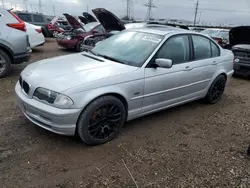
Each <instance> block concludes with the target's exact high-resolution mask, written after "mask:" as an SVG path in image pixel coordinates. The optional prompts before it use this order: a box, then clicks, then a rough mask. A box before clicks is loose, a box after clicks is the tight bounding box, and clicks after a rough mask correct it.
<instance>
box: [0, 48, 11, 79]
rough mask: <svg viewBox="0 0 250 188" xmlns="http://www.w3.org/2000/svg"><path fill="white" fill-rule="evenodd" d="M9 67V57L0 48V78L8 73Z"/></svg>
mask: <svg viewBox="0 0 250 188" xmlns="http://www.w3.org/2000/svg"><path fill="white" fill-rule="evenodd" d="M10 68H11V59H10V57H9V56H8V55H7V54H6V53H5V52H4V51H3V50H1V49H0V78H3V77H4V76H6V75H7V74H8V72H9V71H10Z"/></svg>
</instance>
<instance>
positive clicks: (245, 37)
mask: <svg viewBox="0 0 250 188" xmlns="http://www.w3.org/2000/svg"><path fill="white" fill-rule="evenodd" d="M229 43H230V46H235V45H237V44H250V26H239V27H234V28H232V29H231V30H230V31H229Z"/></svg>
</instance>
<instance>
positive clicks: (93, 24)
mask: <svg viewBox="0 0 250 188" xmlns="http://www.w3.org/2000/svg"><path fill="white" fill-rule="evenodd" d="M87 14H88V13H83V16H84V18H85V25H83V24H82V23H80V22H79V21H78V20H77V19H76V18H75V17H73V16H71V15H69V14H64V16H65V17H66V19H67V21H68V23H69V24H70V25H71V27H72V30H71V31H65V32H63V33H61V34H59V35H57V44H58V45H59V46H61V47H63V48H67V49H75V50H77V51H79V52H80V51H83V50H82V48H83V41H84V39H85V38H86V37H87V36H89V35H91V36H92V35H97V34H103V33H105V30H104V29H103V27H102V25H101V24H100V23H99V22H97V20H96V19H95V18H94V17H93V16H91V15H90V14H88V15H89V16H86V15H87Z"/></svg>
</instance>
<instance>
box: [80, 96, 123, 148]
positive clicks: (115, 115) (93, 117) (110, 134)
mask: <svg viewBox="0 0 250 188" xmlns="http://www.w3.org/2000/svg"><path fill="white" fill-rule="evenodd" d="M126 116H127V112H126V108H125V107H124V105H123V103H122V102H121V101H120V100H119V99H117V98H116V97H113V96H103V97H99V98H97V99H95V100H94V101H93V102H91V103H90V104H89V105H88V106H87V107H86V108H85V110H84V111H83V112H82V114H81V115H80V117H79V120H78V122H77V133H78V135H79V137H80V138H81V140H82V141H83V142H84V143H85V144H87V145H100V144H104V143H106V142H109V141H110V140H112V139H113V138H114V137H115V136H116V135H117V134H118V132H119V130H120V129H121V127H122V126H123V124H124V122H125V121H126ZM90 124H92V125H90Z"/></svg>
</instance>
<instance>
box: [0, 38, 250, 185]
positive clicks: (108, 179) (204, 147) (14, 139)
mask: <svg viewBox="0 0 250 188" xmlns="http://www.w3.org/2000/svg"><path fill="white" fill-rule="evenodd" d="M69 53H73V52H69V51H65V50H63V49H60V48H59V47H57V45H56V43H55V41H54V40H53V39H49V40H48V41H47V43H46V44H45V46H43V47H39V48H37V49H36V50H34V51H33V53H32V58H31V61H30V62H34V61H36V60H39V59H44V58H48V57H52V56H57V55H63V54H69ZM69 63H70V62H69ZM24 67H25V64H23V65H18V66H16V67H14V68H13V71H12V72H11V74H10V76H8V77H7V78H4V79H1V80H0V87H1V91H0V103H1V105H0V172H1V173H0V182H1V185H0V187H3V188H13V187H24V188H30V187H36V188H40V187H41V188H43V187H45V188H54V187H56V188H72V187H73V188H80V187H86V188H92V187H94V188H105V187H117V188H123V187H124V188H125V187H126V188H133V187H136V185H135V182H136V183H137V185H138V187H140V188H142V187H143V188H155V187H164V188H165V187H169V188H175V187H183V188H188V187H198V188H203V187H241V188H247V187H250V159H249V158H248V157H247V156H246V149H247V147H248V144H250V138H249V128H250V125H249V119H250V83H249V80H245V79H241V78H232V79H230V80H229V82H228V87H227V89H226V91H225V94H224V96H223V98H222V100H221V101H220V102H219V103H218V104H215V105H206V104H203V103H202V102H200V101H197V102H193V103H190V104H186V105H183V106H180V107H176V108H173V109H170V110H165V111H162V112H159V113H156V114H153V115H150V116H147V117H144V118H140V119H137V120H134V121H131V122H127V123H126V124H125V126H124V128H123V129H122V130H121V133H120V134H119V136H118V137H117V138H116V139H114V140H113V141H112V142H110V143H107V144H104V145H101V146H96V147H88V146H86V145H84V144H83V143H82V142H81V141H80V140H79V139H77V138H75V137H64V136H59V135H56V134H53V133H50V132H48V131H45V130H43V129H41V128H39V127H37V126H35V125H34V124H32V123H30V122H29V121H28V120H27V119H26V118H25V117H24V116H23V115H22V113H21V111H20V109H19V108H18V106H17V105H16V101H15V95H14V84H15V82H16V81H17V79H18V74H19V73H20V71H21V70H22V69H23V68H24ZM127 168H128V169H129V170H127ZM128 171H130V173H131V174H132V175H130V173H129V172H128ZM131 176H132V177H133V178H134V179H135V182H134V181H133V179H132V177H131Z"/></svg>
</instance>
